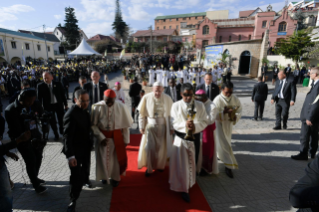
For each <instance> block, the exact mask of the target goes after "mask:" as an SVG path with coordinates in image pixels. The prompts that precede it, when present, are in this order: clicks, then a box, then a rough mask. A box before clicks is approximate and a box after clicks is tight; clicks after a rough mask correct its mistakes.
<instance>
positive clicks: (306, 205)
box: [289, 156, 319, 212]
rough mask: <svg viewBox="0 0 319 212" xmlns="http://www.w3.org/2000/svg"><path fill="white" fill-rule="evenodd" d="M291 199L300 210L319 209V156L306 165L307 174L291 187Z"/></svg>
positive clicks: (306, 211)
mask: <svg viewBox="0 0 319 212" xmlns="http://www.w3.org/2000/svg"><path fill="white" fill-rule="evenodd" d="M289 201H290V203H291V205H292V206H293V207H294V208H300V209H299V210H298V211H299V212H310V211H311V212H315V211H319V157H318V156H317V157H316V158H315V159H314V160H313V161H312V162H311V163H309V164H308V165H307V167H306V173H305V175H304V176H303V177H302V178H300V179H299V180H298V182H297V183H296V184H295V185H294V186H293V187H292V188H291V190H290V192H289Z"/></svg>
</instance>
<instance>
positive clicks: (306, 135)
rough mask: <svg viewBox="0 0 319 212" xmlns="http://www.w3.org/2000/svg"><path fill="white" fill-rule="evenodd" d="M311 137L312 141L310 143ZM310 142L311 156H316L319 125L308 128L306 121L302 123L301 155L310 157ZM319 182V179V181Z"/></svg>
mask: <svg viewBox="0 0 319 212" xmlns="http://www.w3.org/2000/svg"><path fill="white" fill-rule="evenodd" d="M310 137H311V141H310ZM309 141H310V154H311V155H315V154H316V152H317V150H318V124H313V125H312V126H308V125H307V124H306V121H302V122H301V131H300V153H301V154H304V155H308V150H309ZM318 180H319V179H318Z"/></svg>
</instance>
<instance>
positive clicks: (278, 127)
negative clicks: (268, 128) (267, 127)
mask: <svg viewBox="0 0 319 212" xmlns="http://www.w3.org/2000/svg"><path fill="white" fill-rule="evenodd" d="M272 129H273V130H281V126H276V127H274V128H272Z"/></svg>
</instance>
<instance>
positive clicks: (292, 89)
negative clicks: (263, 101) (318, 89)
mask: <svg viewBox="0 0 319 212" xmlns="http://www.w3.org/2000/svg"><path fill="white" fill-rule="evenodd" d="M278 79H279V80H278V81H277V82H276V87H275V90H274V93H273V95H272V97H271V104H274V102H276V126H275V127H274V128H273V129H274V130H281V116H282V118H283V128H284V129H287V121H288V115H289V108H290V106H293V105H294V104H295V99H296V94H297V90H296V85H295V84H294V83H293V81H291V80H288V79H287V78H286V74H285V72H284V71H279V73H278Z"/></svg>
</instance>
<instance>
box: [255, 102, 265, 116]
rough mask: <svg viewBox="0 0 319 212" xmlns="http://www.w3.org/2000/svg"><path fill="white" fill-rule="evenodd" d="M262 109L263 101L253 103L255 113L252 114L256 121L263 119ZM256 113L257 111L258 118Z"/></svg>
mask: <svg viewBox="0 0 319 212" xmlns="http://www.w3.org/2000/svg"><path fill="white" fill-rule="evenodd" d="M264 107H265V102H264V101H255V113H254V118H255V119H257V118H258V117H259V118H262V117H263V113H264ZM258 111H259V116H258Z"/></svg>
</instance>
